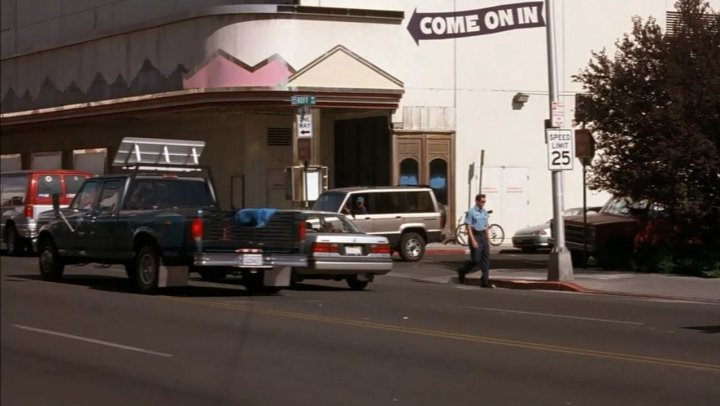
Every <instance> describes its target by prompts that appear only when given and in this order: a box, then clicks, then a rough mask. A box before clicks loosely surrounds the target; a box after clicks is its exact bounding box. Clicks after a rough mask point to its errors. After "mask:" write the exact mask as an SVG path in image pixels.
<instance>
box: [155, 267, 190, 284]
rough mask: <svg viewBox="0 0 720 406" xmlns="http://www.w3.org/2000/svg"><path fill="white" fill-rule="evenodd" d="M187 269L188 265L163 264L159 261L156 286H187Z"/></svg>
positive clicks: (188, 269)
mask: <svg viewBox="0 0 720 406" xmlns="http://www.w3.org/2000/svg"><path fill="white" fill-rule="evenodd" d="M189 271H190V268H189V267H188V266H178V265H165V264H163V263H160V269H159V275H158V287H159V288H168V287H172V286H187V284H188V273H189Z"/></svg>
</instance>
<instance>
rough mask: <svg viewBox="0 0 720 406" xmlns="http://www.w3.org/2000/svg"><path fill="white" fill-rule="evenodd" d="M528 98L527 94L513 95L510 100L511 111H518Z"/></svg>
mask: <svg viewBox="0 0 720 406" xmlns="http://www.w3.org/2000/svg"><path fill="white" fill-rule="evenodd" d="M529 98H530V95H529V94H527V93H520V92H518V93H515V96H513V98H512V107H513V110H520V109H522V108H523V106H525V103H527V101H528V99H529Z"/></svg>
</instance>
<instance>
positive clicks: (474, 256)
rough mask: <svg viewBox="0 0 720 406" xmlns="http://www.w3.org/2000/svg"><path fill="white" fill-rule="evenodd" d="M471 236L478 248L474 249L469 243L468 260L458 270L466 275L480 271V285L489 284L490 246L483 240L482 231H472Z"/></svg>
mask: <svg viewBox="0 0 720 406" xmlns="http://www.w3.org/2000/svg"><path fill="white" fill-rule="evenodd" d="M473 236H474V237H475V241H477V244H478V247H477V248H475V247H473V245H472V242H470V260H469V261H465V264H464V265H463V266H462V267H461V268H460V272H462V273H464V274H468V273H471V272H475V271H477V270H478V269H480V270H482V284H483V285H489V284H490V245H489V244H488V242H487V241H486V240H485V233H484V232H483V231H475V230H473Z"/></svg>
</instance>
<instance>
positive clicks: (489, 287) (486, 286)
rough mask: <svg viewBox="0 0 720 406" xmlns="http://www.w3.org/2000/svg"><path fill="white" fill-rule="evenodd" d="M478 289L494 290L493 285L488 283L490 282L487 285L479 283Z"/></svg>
mask: <svg viewBox="0 0 720 406" xmlns="http://www.w3.org/2000/svg"><path fill="white" fill-rule="evenodd" d="M480 287H481V288H486V289H495V285H493V284H492V283H490V282H488V283H481V284H480Z"/></svg>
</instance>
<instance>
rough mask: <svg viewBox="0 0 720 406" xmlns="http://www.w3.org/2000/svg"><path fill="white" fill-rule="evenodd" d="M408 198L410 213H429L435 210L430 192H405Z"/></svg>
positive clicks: (408, 210)
mask: <svg viewBox="0 0 720 406" xmlns="http://www.w3.org/2000/svg"><path fill="white" fill-rule="evenodd" d="M405 196H406V198H407V209H406V211H407V212H408V213H428V212H434V211H435V209H434V208H433V203H432V197H430V192H429V191H428V192H405Z"/></svg>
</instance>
